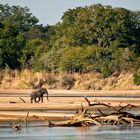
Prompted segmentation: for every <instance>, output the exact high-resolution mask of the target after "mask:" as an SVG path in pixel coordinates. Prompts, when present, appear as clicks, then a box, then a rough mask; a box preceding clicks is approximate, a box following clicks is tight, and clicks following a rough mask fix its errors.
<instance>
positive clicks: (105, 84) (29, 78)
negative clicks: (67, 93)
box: [0, 68, 140, 90]
mask: <svg viewBox="0 0 140 140" xmlns="http://www.w3.org/2000/svg"><path fill="white" fill-rule="evenodd" d="M64 76H66V77H67V79H73V80H74V84H72V86H70V89H76V90H102V89H103V90H104V89H140V86H137V85H134V83H133V74H132V73H131V72H122V73H121V74H120V75H117V76H116V75H111V76H110V77H108V78H103V77H102V75H101V74H100V73H85V74H80V73H73V74H68V73H60V74H53V73H51V74H50V73H46V72H34V71H31V70H27V69H25V70H22V71H18V70H10V69H9V68H6V69H5V70H2V71H1V72H0V88H1V89H34V88H36V87H37V86H38V85H39V84H40V82H41V81H43V82H44V86H45V87H47V88H48V89H64V88H67V87H69V85H68V86H67V85H66V86H65V87H64V86H63V85H64V84H65V83H64V82H65V81H64V80H63V77H64ZM66 84H69V83H68V82H67V83H66Z"/></svg>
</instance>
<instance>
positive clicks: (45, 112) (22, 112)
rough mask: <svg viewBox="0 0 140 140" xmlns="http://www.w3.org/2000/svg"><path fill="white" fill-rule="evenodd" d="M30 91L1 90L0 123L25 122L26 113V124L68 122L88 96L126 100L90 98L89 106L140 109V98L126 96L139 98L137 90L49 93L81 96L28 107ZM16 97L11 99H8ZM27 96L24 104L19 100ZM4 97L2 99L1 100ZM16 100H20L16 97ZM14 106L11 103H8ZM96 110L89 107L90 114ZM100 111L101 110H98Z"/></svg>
mask: <svg viewBox="0 0 140 140" xmlns="http://www.w3.org/2000/svg"><path fill="white" fill-rule="evenodd" d="M30 92H31V90H1V91H0V122H4V121H5V122H8V121H13V120H18V119H21V120H24V119H25V118H26V116H27V112H29V116H28V119H27V120H28V121H38V120H41V121H44V120H66V119H71V118H72V117H73V116H74V114H75V112H76V111H78V109H79V108H81V104H82V105H83V106H84V107H87V106H88V104H87V102H86V101H85V99H84V96H85V95H87V96H89V95H90V96H91V95H93V96H94V95H101V96H102V95H104V96H105V95H114V96H119V95H121V96H125V95H126V97H125V98H124V97H123V98H116V97H89V100H90V101H91V102H94V101H95V100H96V101H99V102H104V103H110V104H111V105H113V106H117V105H119V104H120V103H121V105H126V104H133V105H136V106H140V98H133V97H127V96H134V95H135V96H139V95H140V93H139V90H112V91H111V90H109V91H107V90H104V91H103V90H101V91H70V90H69V91H67V90H50V91H49V93H50V95H61V94H63V95H65V96H69V95H83V96H81V97H50V98H49V102H47V101H46V100H45V99H44V103H33V104H31V103H30V98H29V93H30ZM15 93H16V94H17V96H14V97H11V95H14V94H15ZM21 93H22V94H25V95H26V94H27V95H28V96H25V97H24V96H23V97H22V98H23V99H24V100H25V102H26V103H23V102H22V100H20V98H19V97H20V94H21ZM1 95H5V97H3V96H1ZM18 96H19V97H18ZM11 101H12V102H14V103H10V102H11ZM97 108H98V107H97V106H96V107H90V110H94V111H97ZM100 108H101V107H100Z"/></svg>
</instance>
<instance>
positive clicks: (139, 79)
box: [133, 73, 140, 85]
mask: <svg viewBox="0 0 140 140" xmlns="http://www.w3.org/2000/svg"><path fill="white" fill-rule="evenodd" d="M133 82H134V84H135V85H140V75H139V74H137V73H135V74H133Z"/></svg>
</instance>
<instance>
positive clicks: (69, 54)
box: [0, 4, 140, 77]
mask: <svg viewBox="0 0 140 140" xmlns="http://www.w3.org/2000/svg"><path fill="white" fill-rule="evenodd" d="M37 23H38V19H37V18H36V17H35V16H33V15H32V14H31V13H30V12H29V9H28V8H26V7H25V8H22V7H19V6H12V7H10V6H9V5H2V4H0V68H4V67H5V66H6V65H8V66H9V67H10V68H12V69H15V68H30V69H34V70H36V71H40V70H45V71H48V72H60V71H66V72H90V71H98V72H101V73H102V74H103V76H104V77H108V76H109V75H110V74H111V73H112V72H114V71H116V70H117V71H122V70H134V71H135V72H136V71H138V70H139V68H140V66H139V65H140V12H139V11H130V10H127V9H125V8H112V7H111V6H103V5H101V4H96V5H91V6H86V7H78V8H75V9H69V10H68V11H66V12H65V13H64V15H63V16H62V21H61V22H60V23H57V24H56V25H53V26H49V25H47V26H43V25H39V24H37ZM137 76H138V75H137Z"/></svg>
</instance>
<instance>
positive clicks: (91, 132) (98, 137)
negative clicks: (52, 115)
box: [0, 126, 140, 140]
mask: <svg viewBox="0 0 140 140" xmlns="http://www.w3.org/2000/svg"><path fill="white" fill-rule="evenodd" d="M0 140H140V127H138V126H135V127H134V126H133V127H131V126H129V127H117V126H101V127H98V126H94V127H29V128H22V130H21V131H14V130H12V129H11V128H7V127H5V128H0Z"/></svg>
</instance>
